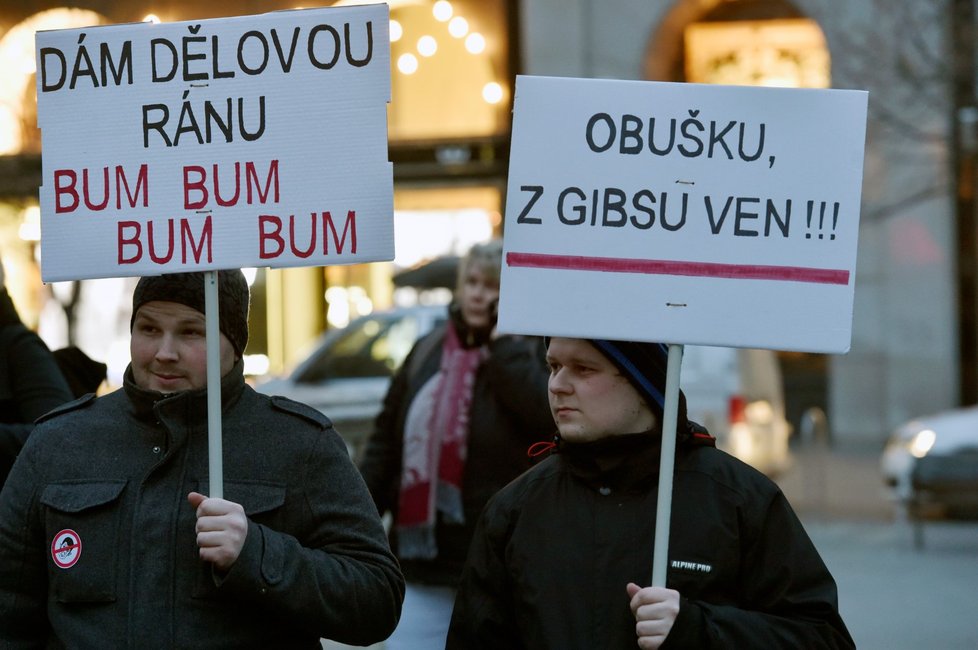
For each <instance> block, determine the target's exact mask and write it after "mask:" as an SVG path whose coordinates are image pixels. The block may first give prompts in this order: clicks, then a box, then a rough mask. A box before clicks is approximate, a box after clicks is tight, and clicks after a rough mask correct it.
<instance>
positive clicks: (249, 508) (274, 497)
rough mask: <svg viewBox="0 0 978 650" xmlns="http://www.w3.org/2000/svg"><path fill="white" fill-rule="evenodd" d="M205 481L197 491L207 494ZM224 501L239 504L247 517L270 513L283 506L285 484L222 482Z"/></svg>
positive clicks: (207, 487)
mask: <svg viewBox="0 0 978 650" xmlns="http://www.w3.org/2000/svg"><path fill="white" fill-rule="evenodd" d="M208 489H209V486H208V482H207V480H202V481H201V482H200V486H199V489H198V491H199V492H201V494H207V490H208ZM224 499H226V500H227V501H232V502H234V503H237V504H240V505H241V507H242V508H244V511H245V514H246V515H248V516H249V517H250V516H252V515H257V514H260V513H263V512H270V511H272V510H275V509H276V508H281V507H282V506H283V505H285V484H284V483H269V482H262V481H232V480H229V481H224Z"/></svg>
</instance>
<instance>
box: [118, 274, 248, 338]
mask: <svg viewBox="0 0 978 650" xmlns="http://www.w3.org/2000/svg"><path fill="white" fill-rule="evenodd" d="M204 277H205V274H204V273H203V272H201V271H195V272H192V273H169V274H166V275H152V276H146V277H142V278H140V279H139V282H138V283H137V284H136V289H135V290H134V291H133V293H132V320H130V321H129V330H130V331H132V325H133V322H134V321H135V319H136V312H137V311H138V310H139V308H140V307H142V306H143V305H144V304H146V303H147V302H151V301H153V300H160V301H163V302H176V303H180V304H181V305H186V306H187V307H190V308H191V309H196V310H197V311H199V312H200V313H202V314H203V313H205V310H204ZM217 301H218V308H219V309H218V310H219V312H220V322H219V327H220V330H221V333H222V334H224V336H226V337H227V338H228V341H230V342H231V347H233V348H234V353H235V355H237V356H239V357H240V356H241V355H242V353H243V352H244V349H245V345H247V344H248V305H249V293H248V282H247V281H246V280H245V277H244V274H243V273H242V272H241V271H240V270H239V269H234V270H228V271H219V272H218V274H217Z"/></svg>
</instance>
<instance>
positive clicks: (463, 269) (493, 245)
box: [455, 239, 503, 293]
mask: <svg viewBox="0 0 978 650" xmlns="http://www.w3.org/2000/svg"><path fill="white" fill-rule="evenodd" d="M502 264H503V242H502V240H499V239H492V240H490V241H487V242H485V243H482V244H474V245H473V246H472V248H470V249H469V252H467V253H466V254H465V257H463V258H462V261H461V262H460V263H459V265H458V275H457V277H456V279H455V291H456V293H458V292H460V291H461V290H462V286H463V285H464V284H465V276H466V274H468V272H469V268H470V267H472V266H473V265H478V266H479V267H481V268H482V272H483V273H485V274H486V276H487V277H488V278H489V279H490V280H495V281H496V282H497V283H498V282H499V273H500V269H501V268H502Z"/></svg>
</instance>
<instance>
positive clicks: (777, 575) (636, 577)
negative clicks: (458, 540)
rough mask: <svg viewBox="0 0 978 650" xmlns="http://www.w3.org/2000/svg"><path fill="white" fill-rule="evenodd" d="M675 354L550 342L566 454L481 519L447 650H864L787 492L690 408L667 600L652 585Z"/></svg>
mask: <svg viewBox="0 0 978 650" xmlns="http://www.w3.org/2000/svg"><path fill="white" fill-rule="evenodd" d="M667 359H668V354H667V348H666V346H664V345H661V344H659V343H643V342H630V341H611V340H606V339H572V338H556V337H555V338H552V339H549V341H548V347H547V364H548V365H549V367H550V381H549V385H548V389H549V399H550V408H551V411H552V413H553V416H554V421H555V423H556V425H557V431H558V435H557V439H556V443H555V444H554V445H553V448H554V451H555V453H553V454H551V455H550V456H549V457H547V458H544V459H543V460H542V461H540V462H539V463H537V464H536V465H535V466H534V467H533V468H531V469H530V470H529V471H527V472H525V473H524V474H522V475H521V476H520V477H519V478H517V479H516V480H515V481H513V482H512V483H510V484H509V485H507V486H506V487H505V488H503V489H502V490H501V491H499V492H498V493H497V494H496V496H494V497H493V498H492V500H490V501H489V503H488V504H487V505H486V507H485V509H484V510H483V515H482V518H481V520H480V522H479V524H478V528H477V532H476V535H475V537H474V538H473V542H472V545H471V547H470V549H469V556H468V561H467V563H466V567H465V570H464V571H463V574H462V579H461V583H460V585H459V590H458V595H457V597H456V600H455V609H454V612H453V615H452V623H451V626H450V629H449V636H448V643H447V645H446V648H447V650H461V649H463V648H464V649H465V650H479V649H486V650H488V649H489V648H501V647H505V648H512V647H526V648H542V647H551V648H562V649H566V650H575V649H580V650H585V649H591V648H603V649H618V648H621V649H622V650H624V649H625V648H628V649H630V650H631V649H633V648H635V647H636V645H637V646H638V647H641V648H662V649H663V650H666V649H668V648H718V649H719V648H815V647H818V648H852V647H854V644H853V641H852V638H851V637H850V635H849V632H848V630H847V629H846V626H845V624H844V623H843V621H842V619H841V617H840V615H839V609H838V597H837V592H836V586H835V581H834V580H833V578H832V576H831V574H830V573H829V571H828V569H827V568H826V567H825V564H824V563H823V562H822V559H821V557H820V556H819V554H818V551H817V550H816V549H815V547H814V546H813V545H812V543H811V540H810V539H809V538H808V536H807V534H806V533H805V530H804V529H803V527H802V525H801V523H800V522H799V521H798V518H797V517H796V516H795V514H794V512H793V511H792V509H791V506H790V505H789V504H788V502H787V500H786V499H785V497H784V495H783V494H782V493H781V490H780V489H779V488H778V486H777V485H775V484H774V483H773V482H771V480H770V479H768V478H767V477H766V476H764V475H763V474H761V473H760V472H758V471H756V470H755V469H753V468H752V467H750V466H748V465H746V464H744V463H743V462H741V461H740V460H738V459H736V458H734V457H732V456H730V455H728V454H726V453H725V452H723V451H720V450H718V449H716V447H715V446H714V444H713V438H712V437H711V436H709V434H707V433H706V432H705V431H704V430H703V429H702V427H699V426H698V425H694V424H692V423H689V422H688V420H687V418H686V407H685V398H684V397H683V396H682V395H680V400H679V409H678V413H677V416H678V417H677V434H678V435H677V446H676V465H675V474H674V482H673V489H672V516H671V520H670V536H669V548H668V553H669V557H668V559H667V564H666V566H667V567H668V573H667V577H666V586H665V587H644V588H643V587H641V586H640V585H647V584H649V581H650V578H651V575H652V563H653V557H652V554H653V547H654V538H655V529H656V521H655V519H656V511H657V508H656V506H657V500H658V478H659V460H660V455H661V454H660V450H661V440H662V434H661V427H662V424H661V423H662V414H663V403H664V401H665V400H664V394H665V384H666V366H667Z"/></svg>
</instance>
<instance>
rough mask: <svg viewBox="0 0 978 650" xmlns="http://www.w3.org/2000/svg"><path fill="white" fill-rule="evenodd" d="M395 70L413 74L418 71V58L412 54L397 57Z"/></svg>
mask: <svg viewBox="0 0 978 650" xmlns="http://www.w3.org/2000/svg"><path fill="white" fill-rule="evenodd" d="M397 69H398V70H400V71H401V72H403V73H404V74H414V73H415V72H417V71H418V57H416V56H414V55H413V54H410V53H409V54H402V55H401V56H399V57H397Z"/></svg>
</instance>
